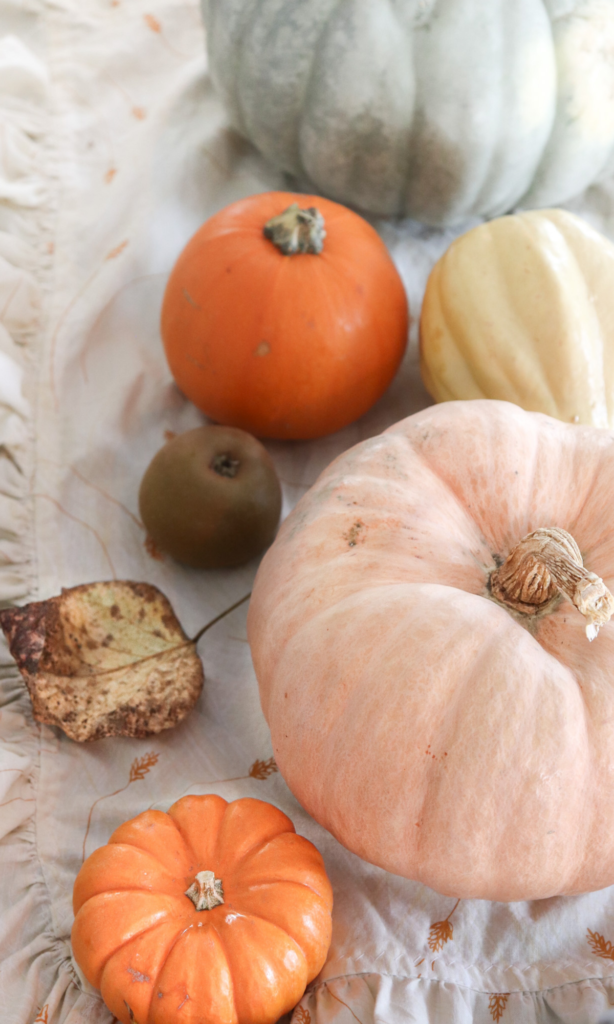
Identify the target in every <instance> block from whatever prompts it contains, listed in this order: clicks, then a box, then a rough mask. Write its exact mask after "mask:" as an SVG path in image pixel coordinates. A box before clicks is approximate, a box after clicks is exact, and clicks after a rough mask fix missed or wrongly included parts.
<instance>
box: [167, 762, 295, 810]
mask: <svg viewBox="0 0 614 1024" xmlns="http://www.w3.org/2000/svg"><path fill="white" fill-rule="evenodd" d="M278 771H279V768H278V767H277V764H276V763H275V758H274V757H269V758H268V760H266V761H254V763H253V765H252V766H251V768H250V770H249V771H248V773H247V775H233V776H232V778H230V779H207V780H206V781H205V782H191V783H190V785H189V786H188V787H187V788H186V789H184V790H183V793H181V794H180V796H178V797H177V799H178V800H179V799H180V797H182V796H184V795H185V794H186V793H187V792H188V790H189V789H192V788H193V787H194V786H221V785H222V783H223V782H243V780H244V779H257V780H258V782H264V781H265V780H266V779H268V778H269V776H270V775H274V774H275V772H278ZM157 802H158V801H156V803H157ZM152 807H155V803H154V804H150V805H149V807H148V808H147V809H148V810H149V811H150V810H151V808H152Z"/></svg>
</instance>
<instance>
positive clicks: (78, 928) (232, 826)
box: [72, 795, 332, 1024]
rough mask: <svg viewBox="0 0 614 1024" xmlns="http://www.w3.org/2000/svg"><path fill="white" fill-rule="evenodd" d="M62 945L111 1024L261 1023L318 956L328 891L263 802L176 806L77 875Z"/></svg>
mask: <svg viewBox="0 0 614 1024" xmlns="http://www.w3.org/2000/svg"><path fill="white" fill-rule="evenodd" d="M73 904H74V911H75V915H76V917H75V923H74V926H73V930H72V947H73V953H74V957H75V960H76V961H77V963H78V964H79V966H80V968H81V970H82V971H83V973H84V975H85V976H86V978H87V980H88V981H89V982H91V984H92V985H95V986H96V987H97V988H100V990H101V993H102V997H103V999H104V1001H105V1003H106V1005H107V1006H108V1008H109V1010H110V1011H111V1013H114V1014H115V1016H116V1017H117V1018H118V1020H119V1021H121V1024H131V1022H135V1021H138V1024H202V1022H206V1024H268V1022H270V1024H273V1022H274V1021H276V1020H277V1019H278V1018H279V1017H280V1016H281V1015H282V1014H284V1013H286V1012H287V1011H288V1010H290V1009H291V1008H292V1007H293V1006H295V1005H296V1003H297V1002H298V1000H299V999H300V998H301V996H302V995H303V992H304V991H305V987H306V985H307V984H308V983H309V982H310V981H311V980H312V978H314V977H315V976H316V974H318V972H319V971H320V969H321V968H322V966H323V964H324V961H325V959H326V954H327V951H328V947H329V944H330V938H331V908H332V894H331V887H330V883H329V881H328V878H327V876H326V872H325V869H324V864H323V861H322V858H321V856H320V854H319V853H318V851H317V850H316V848H315V847H314V846H313V845H312V844H311V843H310V842H309V841H308V840H307V839H304V838H303V837H302V836H298V835H296V833H295V831H294V826H293V825H292V822H291V821H290V820H289V818H287V817H286V815H285V814H283V813H282V812H281V811H280V810H278V809H277V808H276V807H273V806H272V804H268V803H265V802H264V801H262V800H251V799H242V800H235V801H234V802H233V803H230V804H229V803H227V802H226V800H222V798H221V797H219V796H212V795H210V796H186V797H183V799H181V800H178V801H177V803H175V804H173V806H172V807H171V808H170V810H169V811H168V813H167V814H166V813H163V812H162V811H145V812H144V813H143V814H139V815H138V817H136V818H133V819H132V820H131V821H128V822H126V823H125V824H123V825H120V827H119V828H118V829H116V831H115V832H114V833H113V835H112V836H111V838H110V840H109V843H108V845H107V846H102V847H100V849H98V850H96V851H95V852H94V853H93V854H92V855H91V856H90V857H88V859H87V860H86V862H85V864H84V865H83V867H82V868H81V871H80V872H79V874H78V876H77V879H76V882H75V887H74V893H73Z"/></svg>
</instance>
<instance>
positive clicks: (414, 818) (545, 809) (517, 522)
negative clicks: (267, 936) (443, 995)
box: [248, 401, 614, 900]
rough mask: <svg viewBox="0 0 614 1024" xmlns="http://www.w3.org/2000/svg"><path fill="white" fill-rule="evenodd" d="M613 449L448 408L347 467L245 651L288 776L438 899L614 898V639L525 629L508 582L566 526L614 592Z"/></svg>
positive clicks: (311, 498)
mask: <svg viewBox="0 0 614 1024" xmlns="http://www.w3.org/2000/svg"><path fill="white" fill-rule="evenodd" d="M613 496H614V433H612V432H611V431H606V430H597V429H594V428H591V427H577V426H571V425H567V424H563V423H561V422H559V421H557V420H554V419H550V418H549V417H547V416H543V415H541V414H538V413H528V412H524V411H523V410H521V409H519V408H518V407H516V406H513V405H511V404H508V403H505V402H489V401H474V402H449V403H445V404H444V405H441V406H437V407H433V408H430V409H427V410H425V411H424V412H421V413H418V414H416V415H415V416H411V417H409V418H408V419H406V420H404V421H402V422H401V423H398V424H396V425H395V426H393V427H391V428H390V429H389V430H388V431H386V432H385V433H384V434H382V435H381V436H379V437H375V438H372V439H370V440H368V441H365V442H363V443H362V444H359V445H357V446H356V447H355V448H352V449H350V450H349V451H348V452H345V453H344V454H343V455H342V456H340V457H339V458H338V459H336V460H335V461H334V462H333V463H332V464H331V465H330V466H329V467H328V469H327V470H326V471H325V472H324V473H323V474H322V475H321V477H320V478H319V480H318V481H317V483H316V484H315V485H314V487H312V488H311V490H310V491H309V492H308V493H307V494H306V495H305V497H304V498H303V499H302V501H301V502H300V503H299V505H298V506H297V507H296V509H295V510H294V512H293V513H292V514H291V515H290V516H289V517H288V519H287V520H286V522H285V523H284V524H283V527H282V529H281V530H280V533H279V534H278V537H277V539H276V541H275V543H274V544H273V546H272V548H271V549H270V550H269V552H268V553H267V554H266V556H265V558H264V560H263V562H262V565H261V568H260V570H259V573H258V576H257V580H256V584H255V587H254V593H253V597H252V602H251V606H250V611H249V619H248V631H249V639H250V643H251V648H252V654H253V659H254V665H255V669H256V674H257V676H258V681H259V685H260V694H261V700H262V706H263V709H264V713H265V715H266V718H267V721H268V723H269V726H270V729H271V734H272V740H273V749H274V752H275V758H276V760H277V763H278V765H279V768H280V771H281V772H282V774H283V776H284V778H285V779H286V781H287V783H288V785H289V786H290V788H291V789H292V791H293V793H294V794H295V795H296V797H297V798H298V799H299V800H300V801H301V803H302V804H303V805H304V806H305V807H306V809H307V810H308V811H309V812H310V813H311V814H312V815H313V816H314V817H315V818H316V819H317V820H318V821H319V822H320V823H321V824H323V825H324V826H325V827H326V828H328V829H330V831H331V832H332V833H333V834H334V835H335V836H336V837H337V838H338V839H339V840H340V842H342V843H343V844H344V845H346V846H347V847H349V848H350V849H351V850H353V851H354V852H355V853H357V854H359V855H360V856H361V857H363V858H365V859H366V860H368V861H371V862H373V863H375V864H379V865H381V866H382V867H384V868H387V869H388V870H390V871H393V872H395V873H398V874H401V875H405V876H407V877H409V878H413V879H418V880H420V881H422V882H424V883H425V884H427V885H429V886H431V887H432V888H434V889H436V890H438V891H439V892H442V893H445V894H449V895H452V896H459V897H476V898H483V899H491V900H520V899H537V898H541V897H547V896H552V895H555V894H561V893H574V892H583V891H588V890H593V889H599V888H602V887H604V886H607V885H611V884H612V883H613V882H614V624H612V623H609V624H608V625H606V626H604V627H603V628H602V629H601V631H600V633H599V635H598V637H597V638H596V639H595V640H594V642H593V643H590V644H589V642H588V641H587V639H586V636H585V632H584V627H585V621H584V619H583V618H582V616H581V615H580V614H579V613H578V612H577V611H576V609H575V608H573V606H572V605H571V604H570V603H569V602H567V601H563V600H561V602H560V604H559V605H558V606H557V607H556V609H555V610H554V611H553V612H552V613H551V614H549V615H547V616H544V617H543V618H539V619H537V620H533V621H532V622H529V621H528V620H526V619H525V620H524V623H521V622H520V621H519V619H518V617H515V616H514V615H513V614H511V613H510V612H509V611H508V610H507V609H506V608H504V607H503V606H502V605H499V604H497V603H495V602H494V601H493V600H492V599H491V598H490V595H489V591H488V578H489V573H490V572H491V571H492V569H493V568H494V567H495V564H496V560H497V558H504V557H505V556H506V555H507V554H508V553H509V551H510V550H511V548H512V547H513V546H514V545H515V544H516V543H517V542H518V541H519V540H520V539H522V538H523V537H524V536H525V535H526V534H528V533H530V532H531V531H533V530H535V529H537V528H539V527H542V526H559V527H562V528H564V529H565V530H568V531H569V532H570V533H571V534H572V536H573V537H575V539H576V541H577V543H578V545H579V547H580V550H581V552H582V555H583V557H584V563H585V565H586V567H587V568H588V569H590V570H592V571H593V572H595V573H597V574H598V575H599V576H601V577H602V578H603V579H604V582H605V583H606V585H608V586H609V587H610V588H612V587H613V586H614V512H613V507H612V498H613Z"/></svg>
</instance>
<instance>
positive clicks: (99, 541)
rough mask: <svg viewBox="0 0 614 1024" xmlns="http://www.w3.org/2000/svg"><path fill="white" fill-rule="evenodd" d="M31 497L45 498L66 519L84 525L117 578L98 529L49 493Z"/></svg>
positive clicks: (112, 573)
mask: <svg viewBox="0 0 614 1024" xmlns="http://www.w3.org/2000/svg"><path fill="white" fill-rule="evenodd" d="M32 497H33V498H45V499H46V500H47V501H50V502H51V504H52V505H55V507H56V508H57V509H58V510H59V511H60V512H62V513H63V514H64V515H65V516H67V517H68V519H72V521H73V522H74V523H79V525H80V526H84V527H85V529H86V530H89V531H90V533H93V534H94V537H95V538H96V540H97V541H98V543H99V544H100V547H101V548H102V550H103V552H104V556H105V558H106V560H107V562H108V563H109V568H110V570H111V575H112V577H113V579H114V580H116V579H117V574H116V572H115V566H114V565H113V561H112V559H111V556H110V554H109V550H108V548H107V545H106V544H105V542H104V541H103V539H102V537H101V536H100V534H99V533H98V531H97V530H95V529H94V527H93V526H90V524H89V523H86V522H85V520H84V519H79V517H78V516H73V514H72V512H68V511H67V510H66V509H65V508H63V506H62V505H60V503H59V501H56V500H55V498H52V497H51V495H50V494H33V495H32Z"/></svg>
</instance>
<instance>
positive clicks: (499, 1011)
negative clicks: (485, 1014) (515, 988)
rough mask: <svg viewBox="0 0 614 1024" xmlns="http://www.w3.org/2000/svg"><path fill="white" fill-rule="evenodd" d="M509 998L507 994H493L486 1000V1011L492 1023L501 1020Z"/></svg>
mask: <svg viewBox="0 0 614 1024" xmlns="http://www.w3.org/2000/svg"><path fill="white" fill-rule="evenodd" d="M509 997H510V994H509V992H493V994H492V995H491V997H490V999H489V1000H488V1009H489V1010H490V1015H491V1017H492V1019H493V1020H494V1021H497V1022H498V1021H500V1020H501V1018H502V1016H503V1011H504V1010H505V1007H506V1006H507V1001H508V999H509Z"/></svg>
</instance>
